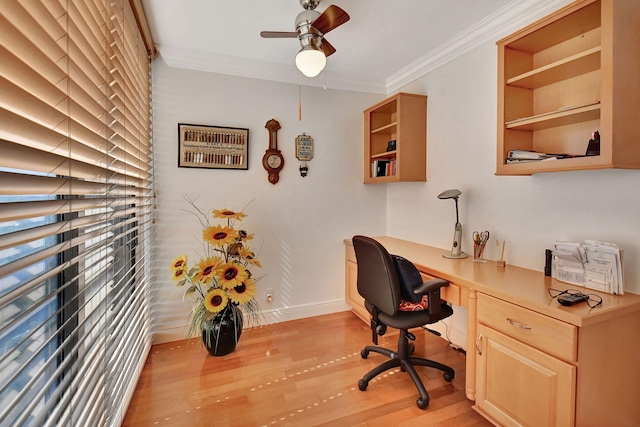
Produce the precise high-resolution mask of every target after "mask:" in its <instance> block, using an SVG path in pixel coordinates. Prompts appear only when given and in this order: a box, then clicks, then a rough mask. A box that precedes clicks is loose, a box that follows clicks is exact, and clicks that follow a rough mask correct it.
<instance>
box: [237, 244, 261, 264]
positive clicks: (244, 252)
mask: <svg viewBox="0 0 640 427" xmlns="http://www.w3.org/2000/svg"><path fill="white" fill-rule="evenodd" d="M239 254H240V256H241V257H242V259H243V260H245V261H246V262H248V263H249V264H253V265H255V266H256V267H262V264H260V261H258V260H257V259H256V258H255V254H254V253H253V252H251V250H250V249H249V248H247V247H246V246H243V247H242V249H240V251H239Z"/></svg>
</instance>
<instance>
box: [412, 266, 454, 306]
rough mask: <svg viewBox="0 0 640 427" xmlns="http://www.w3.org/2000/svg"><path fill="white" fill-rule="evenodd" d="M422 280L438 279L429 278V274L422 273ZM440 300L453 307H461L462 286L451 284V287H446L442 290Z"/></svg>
mask: <svg viewBox="0 0 640 427" xmlns="http://www.w3.org/2000/svg"><path fill="white" fill-rule="evenodd" d="M420 275H421V276H422V280H424V281H425V282H426V281H427V280H431V279H436V277H433V276H429V275H428V274H425V273H422V272H420ZM440 298H441V299H443V300H445V301H446V302H448V303H450V304H453V305H461V298H460V286H458V285H454V284H453V283H449V286H445V287H444V288H441V289H440Z"/></svg>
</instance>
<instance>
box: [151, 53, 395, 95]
mask: <svg viewBox="0 0 640 427" xmlns="http://www.w3.org/2000/svg"><path fill="white" fill-rule="evenodd" d="M157 49H158V51H159V52H160V56H161V57H162V58H163V59H164V61H165V62H166V63H167V65H169V66H170V67H177V68H186V69H190V70H198V71H206V72H210V73H218V74H228V75H232V76H237V77H247V78H252V79H261V80H270V81H276V82H282V83H290V84H295V85H299V84H302V85H304V86H315V87H322V88H325V89H337V90H346V91H354V92H370V93H380V94H386V93H387V88H386V86H385V83H384V81H376V80H367V79H362V78H359V77H352V76H346V75H341V74H338V73H333V72H332V71H331V66H330V65H329V64H328V65H327V67H326V68H325V70H324V71H323V72H322V73H320V74H319V75H318V76H317V77H314V78H309V77H305V76H303V75H302V73H300V72H299V71H298V69H297V68H296V67H295V66H294V65H286V64H279V63H275V62H268V61H259V60H255V59H247V58H239V57H236V56H230V55H220V54H216V53H211V52H201V51H196V50H185V49H177V48H172V47H169V46H161V45H160V46H157Z"/></svg>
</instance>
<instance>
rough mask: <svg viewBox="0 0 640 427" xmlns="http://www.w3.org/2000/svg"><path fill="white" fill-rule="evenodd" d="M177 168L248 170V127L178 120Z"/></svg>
mask: <svg viewBox="0 0 640 427" xmlns="http://www.w3.org/2000/svg"><path fill="white" fill-rule="evenodd" d="M178 143H179V148H178V167H181V168H205V169H245V170H246V169H249V129H244V128H232V127H220V126H205V125H192V124H186V123H178Z"/></svg>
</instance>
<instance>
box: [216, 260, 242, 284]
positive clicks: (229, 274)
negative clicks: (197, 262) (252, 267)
mask: <svg viewBox="0 0 640 427" xmlns="http://www.w3.org/2000/svg"><path fill="white" fill-rule="evenodd" d="M218 271H219V272H220V276H219V277H218V281H219V282H218V283H220V286H222V287H223V288H225V289H232V288H234V287H236V286H238V285H240V284H242V282H244V281H245V280H246V279H247V278H248V277H249V272H248V271H247V269H246V268H244V267H243V266H242V265H239V264H236V263H235V262H232V261H231V262H228V263H226V264H224V265H223V266H222V267H220V269H219V270H218Z"/></svg>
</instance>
